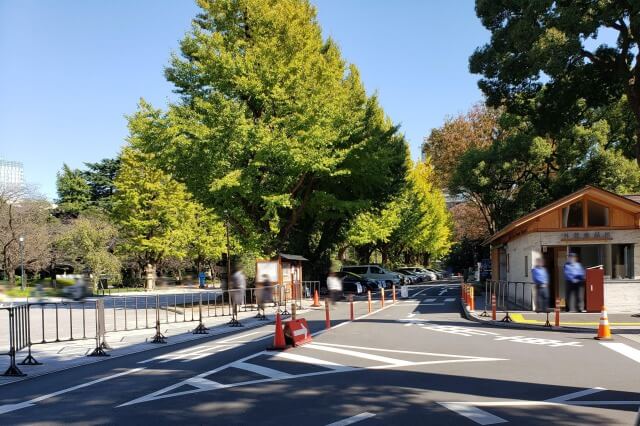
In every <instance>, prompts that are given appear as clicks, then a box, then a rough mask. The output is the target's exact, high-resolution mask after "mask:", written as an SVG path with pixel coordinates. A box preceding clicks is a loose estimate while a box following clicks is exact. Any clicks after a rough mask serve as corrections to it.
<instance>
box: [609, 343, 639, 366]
mask: <svg viewBox="0 0 640 426" xmlns="http://www.w3.org/2000/svg"><path fill="white" fill-rule="evenodd" d="M600 344H601V345H602V346H604V347H606V348H609V349H611V350H612V351H616V352H618V353H619V354H622V355H624V356H626V357H627V358H631V359H632V360H634V361H635V362H640V351H639V350H637V349H635V348H632V347H631V346H628V345H625V344H624V343H614V342H600Z"/></svg>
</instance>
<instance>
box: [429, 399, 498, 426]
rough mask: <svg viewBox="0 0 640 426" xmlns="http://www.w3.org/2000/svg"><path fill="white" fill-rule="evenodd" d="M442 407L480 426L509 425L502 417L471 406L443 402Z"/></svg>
mask: <svg viewBox="0 0 640 426" xmlns="http://www.w3.org/2000/svg"><path fill="white" fill-rule="evenodd" d="M440 405H442V406H443V407H445V408H448V409H449V410H451V411H453V412H456V413H458V414H460V415H461V416H464V417H466V418H468V419H469V420H472V421H474V422H476V423H478V424H480V425H495V424H498V423H507V420H505V419H503V418H502V417H498V416H495V415H493V414H491V413H487V412H486V411H484V410H481V409H479V408H478V407H473V406H471V405H467V404H460V403H456V402H441V403H440Z"/></svg>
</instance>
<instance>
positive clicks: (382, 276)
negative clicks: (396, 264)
mask: <svg viewBox="0 0 640 426" xmlns="http://www.w3.org/2000/svg"><path fill="white" fill-rule="evenodd" d="M341 270H342V271H343V272H352V273H354V274H357V275H360V276H362V277H365V278H369V279H370V280H374V281H376V282H378V283H379V284H380V286H381V287H383V288H386V287H390V286H391V285H392V284H400V276H399V275H398V274H397V273H394V272H391V271H387V270H386V269H384V268H383V267H381V266H378V265H350V266H343V267H342V269H341Z"/></svg>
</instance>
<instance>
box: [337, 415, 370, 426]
mask: <svg viewBox="0 0 640 426" xmlns="http://www.w3.org/2000/svg"><path fill="white" fill-rule="evenodd" d="M373 416H375V414H372V413H367V412H364V413H360V414H358V415H356V416H353V417H347V418H346V419H342V420H338V421H337V422H333V423H329V424H328V425H327V426H347V425H351V424H354V423H357V422H360V421H362V420H365V419H369V418H371V417H373Z"/></svg>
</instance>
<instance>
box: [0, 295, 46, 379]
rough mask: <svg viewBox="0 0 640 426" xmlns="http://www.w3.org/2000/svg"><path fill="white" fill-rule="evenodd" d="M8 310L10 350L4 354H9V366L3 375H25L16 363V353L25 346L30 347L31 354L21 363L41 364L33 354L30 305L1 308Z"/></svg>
mask: <svg viewBox="0 0 640 426" xmlns="http://www.w3.org/2000/svg"><path fill="white" fill-rule="evenodd" d="M0 309H2V310H6V311H7V312H8V316H9V342H8V351H7V352H6V353H4V354H3V355H8V356H9V368H7V370H6V371H5V372H4V374H3V376H13V377H19V376H25V374H24V373H23V372H22V371H20V368H18V365H17V363H16V354H17V353H18V351H21V350H22V349H24V348H29V354H28V355H27V357H26V358H25V359H24V360H23V361H22V362H21V363H20V364H24V365H38V364H40V363H39V362H37V361H36V360H35V358H34V357H33V356H32V355H31V337H30V336H31V333H30V329H29V305H28V304H26V303H25V304H20V305H14V306H9V307H3V308H0Z"/></svg>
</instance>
